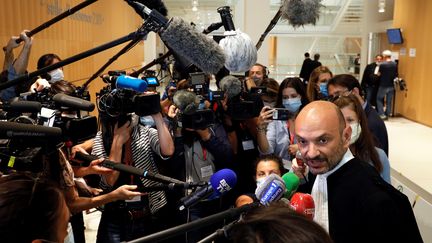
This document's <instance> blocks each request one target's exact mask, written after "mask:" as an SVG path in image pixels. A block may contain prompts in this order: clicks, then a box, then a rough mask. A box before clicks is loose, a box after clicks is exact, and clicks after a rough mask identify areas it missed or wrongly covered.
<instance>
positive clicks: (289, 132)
mask: <svg viewBox="0 0 432 243" xmlns="http://www.w3.org/2000/svg"><path fill="white" fill-rule="evenodd" d="M286 127H287V130H288V137H289V140H290V144H294V134H292V133H291V131H290V124H289V120H287V122H286Z"/></svg>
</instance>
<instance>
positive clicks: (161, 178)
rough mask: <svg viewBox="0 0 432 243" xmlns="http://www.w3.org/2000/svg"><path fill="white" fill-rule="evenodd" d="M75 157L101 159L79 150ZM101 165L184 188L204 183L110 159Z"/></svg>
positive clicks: (85, 159)
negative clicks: (188, 180) (186, 180)
mask: <svg viewBox="0 0 432 243" xmlns="http://www.w3.org/2000/svg"><path fill="white" fill-rule="evenodd" d="M75 159H77V160H82V161H85V162H87V163H90V162H91V161H93V160H96V159H99V158H98V157H97V156H94V155H89V154H84V153H81V152H77V153H75ZM99 165H101V166H103V167H106V168H110V169H113V170H117V171H120V172H126V173H128V174H132V175H137V176H140V177H143V178H146V179H149V180H152V181H157V182H162V183H174V184H180V186H181V187H183V188H189V187H191V186H195V185H203V183H195V184H193V183H186V182H183V181H180V180H177V179H174V178H170V177H167V176H163V175H161V174H156V173H153V172H151V171H146V170H143V169H139V168H136V167H133V166H130V165H125V164H121V163H116V162H113V161H110V160H107V159H106V160H104V161H103V162H102V163H100V164H99Z"/></svg>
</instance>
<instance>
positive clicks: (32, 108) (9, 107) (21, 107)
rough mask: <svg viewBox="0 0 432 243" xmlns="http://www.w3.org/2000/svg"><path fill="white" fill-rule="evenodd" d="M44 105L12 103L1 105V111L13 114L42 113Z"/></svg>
mask: <svg viewBox="0 0 432 243" xmlns="http://www.w3.org/2000/svg"><path fill="white" fill-rule="evenodd" d="M41 108H42V105H41V103H40V102H36V101H12V102H10V103H9V102H5V103H3V104H0V109H2V110H3V111H11V112H30V113H34V112H40V110H41Z"/></svg>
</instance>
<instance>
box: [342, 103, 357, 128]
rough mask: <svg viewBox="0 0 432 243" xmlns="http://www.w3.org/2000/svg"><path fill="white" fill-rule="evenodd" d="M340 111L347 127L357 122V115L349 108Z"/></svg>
mask: <svg viewBox="0 0 432 243" xmlns="http://www.w3.org/2000/svg"><path fill="white" fill-rule="evenodd" d="M341 111H342V114H343V116H344V118H345V122H346V124H347V125H350V124H352V123H355V122H359V118H358V116H357V113H356V112H355V111H354V110H353V109H352V108H351V107H350V106H345V107H344V108H342V109H341Z"/></svg>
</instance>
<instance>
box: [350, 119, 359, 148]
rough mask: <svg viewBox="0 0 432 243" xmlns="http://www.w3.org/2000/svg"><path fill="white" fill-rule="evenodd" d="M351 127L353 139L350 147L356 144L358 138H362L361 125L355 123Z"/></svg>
mask: <svg viewBox="0 0 432 243" xmlns="http://www.w3.org/2000/svg"><path fill="white" fill-rule="evenodd" d="M350 127H351V131H352V132H351V139H350V145H351V144H353V143H355V142H356V141H357V140H358V138H359V137H360V134H361V126H360V123H358V122H355V123H352V124H350Z"/></svg>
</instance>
